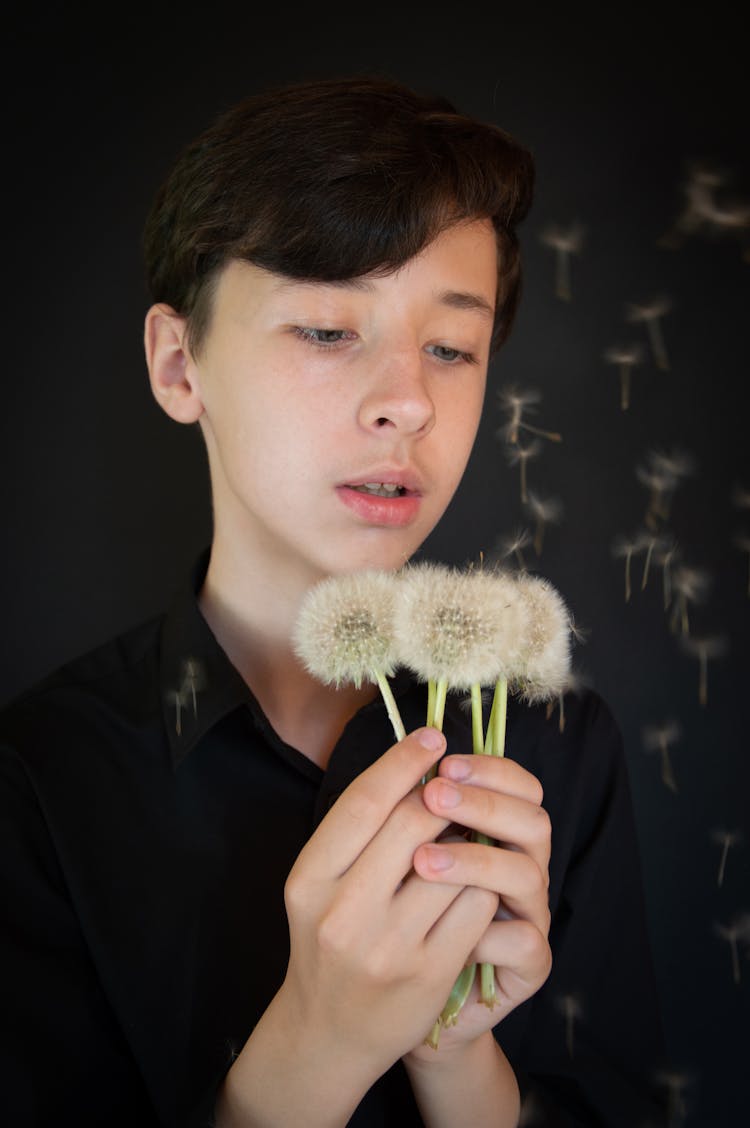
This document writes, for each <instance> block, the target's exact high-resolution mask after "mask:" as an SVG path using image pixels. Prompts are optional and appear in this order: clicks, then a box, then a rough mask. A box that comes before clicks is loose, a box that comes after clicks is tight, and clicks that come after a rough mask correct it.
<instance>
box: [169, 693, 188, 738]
mask: <svg viewBox="0 0 750 1128" xmlns="http://www.w3.org/2000/svg"><path fill="white" fill-rule="evenodd" d="M167 702H168V703H169V704H170V705H173V706H174V710H175V724H174V730H175V732H176V733H177V735H178V736H181V735H182V710H183V708H184V706H185V705H186V704H187V698H186V696H185V691H184V690H183V689H170V690H169V691H168V692H167Z"/></svg>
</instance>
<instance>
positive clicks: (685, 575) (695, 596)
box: [669, 564, 711, 637]
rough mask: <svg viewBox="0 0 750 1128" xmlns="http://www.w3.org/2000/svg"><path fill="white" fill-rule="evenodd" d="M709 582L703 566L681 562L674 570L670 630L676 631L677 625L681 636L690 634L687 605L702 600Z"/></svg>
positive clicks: (709, 579)
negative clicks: (674, 595) (698, 566)
mask: <svg viewBox="0 0 750 1128" xmlns="http://www.w3.org/2000/svg"><path fill="white" fill-rule="evenodd" d="M710 583H711V578H710V576H709V574H708V572H707V571H706V570H705V569H703V568H691V567H688V565H687V564H681V565H680V566H679V568H677V569H676V570H675V572H674V575H673V577H672V588H673V590H674V592H675V594H676V598H675V602H674V608H673V610H672V616H671V619H670V624H669V625H670V629H671V630H672V631H675V632H676V631H677V629H678V627H679V629H680V631H681V633H682V635H683V637H684V636H687V635H689V634H690V619H689V614H688V607H689V605H690V604H691V603H700V602H702V600H703V599H704V598H705V596H706V593H707V592H708V589H709V586H710Z"/></svg>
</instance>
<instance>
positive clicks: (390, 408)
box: [359, 348, 435, 436]
mask: <svg viewBox="0 0 750 1128" xmlns="http://www.w3.org/2000/svg"><path fill="white" fill-rule="evenodd" d="M359 421H360V423H361V424H362V426H364V427H366V428H367V429H368V430H389V429H390V430H393V431H395V432H399V433H401V434H403V435H413V436H419V435H426V434H428V433H429V432H430V431H431V430H432V428H433V427H434V425H435V404H434V401H433V398H432V395H431V394H430V389H429V387H428V383H427V377H426V374H425V372H424V368H423V360H422V355H421V351H420V350H419V349H416V348H415V349H413V350H411V349H410V350H409V351H408V352H406V351H404V352H400V353H398V354H395V353H391V354H390V355H389V356H388V357H386V358H384V359H383V361H382V363H380V364H379V365H378V366H377V369H376V371H374V372H373V374H372V379H371V381H370V383H369V386H368V388H367V391H366V393H365V395H364V396H363V397H362V401H361V403H360V407H359Z"/></svg>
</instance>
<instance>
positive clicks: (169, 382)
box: [143, 303, 203, 423]
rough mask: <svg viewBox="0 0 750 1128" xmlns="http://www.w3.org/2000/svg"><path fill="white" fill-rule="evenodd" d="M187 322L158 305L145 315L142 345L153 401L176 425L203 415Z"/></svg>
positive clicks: (163, 306) (167, 308)
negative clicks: (186, 337)
mask: <svg viewBox="0 0 750 1128" xmlns="http://www.w3.org/2000/svg"><path fill="white" fill-rule="evenodd" d="M186 327H187V322H186V320H185V318H184V317H180V315H179V314H178V313H176V312H175V311H174V310H173V309H172V307H171V306H168V305H164V304H163V303H159V304H158V305H153V306H151V308H150V309H149V311H148V313H147V314H146V324H145V326H144V333H143V344H144V348H145V350H146V363H147V365H148V374H149V380H150V382H151V391H152V392H153V394H154V399H155V400H156V402H157V403H158V404H159V406H160V407H162V408H163V409H164V411H166V413H167V415H168V416H169V417H170V418H171V419H174V420H176V422H177V423H195V422H196V420H197V419H199V418H200V416H201V415H202V414H203V401H202V399H201V394H200V388H199V387H198V380H197V370H196V367H195V363H194V361H193V358H192V357H191V355H190V353H189V351H188V349H187V346H186V344H185V343H184V342H185V332H186Z"/></svg>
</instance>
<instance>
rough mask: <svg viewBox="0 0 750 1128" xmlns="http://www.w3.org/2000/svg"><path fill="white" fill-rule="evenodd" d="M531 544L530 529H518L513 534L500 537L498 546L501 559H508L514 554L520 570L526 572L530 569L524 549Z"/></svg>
mask: <svg viewBox="0 0 750 1128" xmlns="http://www.w3.org/2000/svg"><path fill="white" fill-rule="evenodd" d="M530 544H531V533H530V532H529V530H528V529H517V530H516V532H515V533H513V534H512V535H511V536H508V537H498V539H497V542H496V548H497V551H498V553H499V555H500V558H501V560H506V559H508V558H509V557H510V556H514V557H515V559H516V563H517V564H518V567H519V568H520V570H521V571H522V572H526V571H528V569H527V567H526V559H525V557H524V555H523V550H524V549H525V548H528V547H529V545H530Z"/></svg>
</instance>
